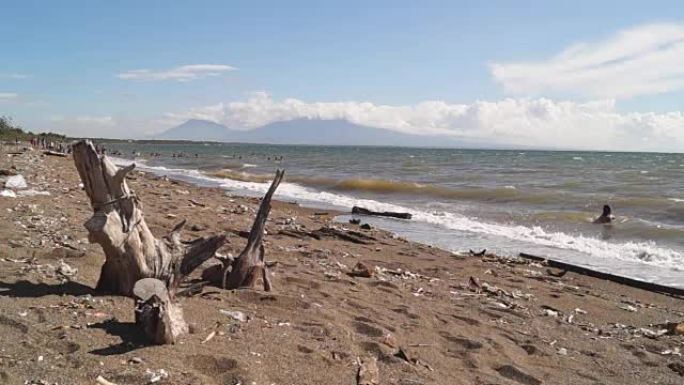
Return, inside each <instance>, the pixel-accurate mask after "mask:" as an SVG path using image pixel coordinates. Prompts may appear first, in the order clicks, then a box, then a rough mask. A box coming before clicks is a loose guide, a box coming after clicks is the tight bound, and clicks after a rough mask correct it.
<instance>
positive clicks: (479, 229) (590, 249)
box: [115, 159, 684, 269]
mask: <svg viewBox="0 0 684 385" xmlns="http://www.w3.org/2000/svg"><path fill="white" fill-rule="evenodd" d="M115 161H117V160H116V159H115ZM118 161H119V164H128V163H130V161H128V160H118ZM140 168H141V169H143V170H148V171H152V172H157V173H161V174H164V175H176V176H180V177H184V178H188V177H189V178H192V179H194V180H196V181H197V182H199V183H198V184H200V185H207V184H211V185H216V186H220V187H223V188H226V189H230V190H241V191H244V192H248V193H252V194H262V193H264V192H265V191H266V190H267V189H268V182H270V178H269V179H268V180H265V181H263V182H255V181H253V180H238V179H233V178H230V179H228V178H224V177H218V176H211V175H207V174H203V173H201V172H199V171H197V170H187V169H169V168H166V167H160V166H157V167H150V166H147V165H145V164H144V163H143V164H140ZM506 191H515V190H506ZM276 196H278V197H279V198H280V199H286V200H296V201H299V202H301V203H306V202H310V203H312V204H316V205H321V204H325V205H328V206H332V207H336V208H339V209H342V210H349V209H350V208H351V207H353V206H363V207H366V208H368V209H370V210H374V211H395V212H409V213H411V214H412V215H413V220H415V221H420V222H424V223H428V224H432V225H437V226H440V227H442V228H446V229H449V230H454V231H462V232H470V233H475V234H482V235H488V236H498V237H503V238H507V239H511V240H516V241H522V242H526V243H530V244H534V245H538V246H546V247H551V248H557V249H564V250H572V251H577V252H581V253H583V254H586V255H589V256H591V257H594V258H601V259H613V260H623V261H630V262H641V263H644V264H650V265H654V266H659V267H666V268H670V269H678V268H680V267H681V266H682V264H683V263H684V255H683V254H682V253H680V252H678V251H676V250H672V249H669V248H666V247H661V246H658V245H657V244H655V243H654V242H633V241H630V242H622V243H617V242H609V241H606V240H603V239H599V238H596V237H590V236H582V235H571V234H567V233H563V232H551V231H547V230H545V229H544V228H542V227H540V226H524V225H513V224H501V223H490V222H486V221H480V220H475V219H473V218H469V217H466V216H463V215H460V214H458V213H453V212H425V211H421V210H416V209H412V208H409V207H403V206H400V205H395V204H391V203H383V202H378V201H375V200H371V199H358V198H355V197H352V196H348V195H344V194H339V193H335V192H329V191H321V190H317V189H313V188H310V187H307V186H302V185H300V184H297V183H289V182H288V183H283V184H281V186H280V188H279V189H278V191H277V193H276Z"/></svg>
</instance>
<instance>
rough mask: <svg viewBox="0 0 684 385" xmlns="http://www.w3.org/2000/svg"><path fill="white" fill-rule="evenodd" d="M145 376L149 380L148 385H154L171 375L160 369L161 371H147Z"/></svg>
mask: <svg viewBox="0 0 684 385" xmlns="http://www.w3.org/2000/svg"><path fill="white" fill-rule="evenodd" d="M145 375H146V376H147V378H148V380H147V383H148V384H154V383H156V382H159V381H161V380H164V379H166V378H169V373H168V372H167V371H166V370H164V369H159V370H150V369H147V370H146V371H145Z"/></svg>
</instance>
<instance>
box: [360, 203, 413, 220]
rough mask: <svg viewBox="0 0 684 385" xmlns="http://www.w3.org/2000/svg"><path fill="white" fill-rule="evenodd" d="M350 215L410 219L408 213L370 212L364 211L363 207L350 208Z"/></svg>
mask: <svg viewBox="0 0 684 385" xmlns="http://www.w3.org/2000/svg"><path fill="white" fill-rule="evenodd" d="M352 214H360V215H373V216H376V217H391V218H399V219H411V217H412V215H411V214H410V213H395V212H391V211H383V212H379V211H371V210H368V209H365V208H363V207H359V206H354V207H352Z"/></svg>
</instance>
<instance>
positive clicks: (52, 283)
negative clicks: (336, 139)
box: [0, 152, 684, 385]
mask: <svg viewBox="0 0 684 385" xmlns="http://www.w3.org/2000/svg"><path fill="white" fill-rule="evenodd" d="M1 155H2V158H1V160H0V169H8V168H9V167H10V166H12V165H14V166H16V168H17V171H18V172H19V173H21V174H22V175H24V177H25V178H26V180H27V182H28V185H29V186H28V187H29V188H33V189H36V190H38V191H48V192H49V193H50V194H51V195H50V196H40V195H36V196H27V197H17V198H0V244H2V245H4V246H2V247H0V338H2V340H3V341H4V342H5V344H3V347H2V350H0V379H5V378H7V379H8V380H6V381H5V382H7V383H24V382H25V381H29V380H31V381H36V382H37V381H38V380H42V381H46V382H50V383H52V382H59V383H60V384H63V383H67V384H68V383H92V382H93V381H94V380H95V378H97V376H102V377H103V378H106V379H108V380H109V381H112V382H114V383H116V384H140V383H146V382H148V381H149V379H150V375H149V374H148V373H150V372H153V373H156V374H158V373H160V370H162V369H163V370H164V372H165V373H166V374H167V377H166V378H164V379H162V380H161V381H160V382H159V383H162V384H187V383H193V384H231V383H232V384H235V383H237V382H241V383H243V384H245V383H247V384H250V383H252V382H255V383H257V384H259V385H261V384H272V383H275V384H291V383H297V384H322V383H326V384H349V383H354V382H353V381H354V378H355V375H356V371H357V370H358V366H357V357H360V358H366V357H374V358H375V359H377V360H378V366H379V369H380V379H381V382H380V383H381V384H404V385H414V384H472V383H497V384H520V383H523V384H542V383H548V384H596V383H622V384H643V383H655V382H658V383H661V384H678V383H681V381H682V376H683V375H684V374H680V372H679V370H681V372H682V373H684V366H682V365H683V362H682V358H681V355H679V354H678V352H679V351H680V350H679V349H682V347H683V346H684V337H683V336H681V335H670V334H667V333H664V334H662V335H660V334H659V333H660V330H663V329H662V327H660V326H657V325H662V324H665V323H667V322H681V321H682V320H683V319H684V302H683V301H682V300H681V299H677V298H673V297H669V296H664V295H661V294H657V293H651V292H648V291H643V290H639V289H635V288H630V287H626V286H624V285H619V284H616V283H612V282H608V281H604V280H600V279H596V278H592V277H587V276H583V275H579V274H575V273H573V272H567V273H565V274H563V273H562V272H561V271H560V270H558V269H554V268H550V267H547V266H543V265H541V264H539V263H536V262H530V261H524V260H522V259H519V258H505V257H499V256H496V255H492V254H488V255H485V256H483V257H473V256H463V255H457V254H453V253H451V252H448V251H444V250H441V249H439V248H435V247H429V246H426V245H422V244H418V243H414V242H409V241H406V240H404V239H402V238H400V237H396V236H393V235H391V234H390V233H389V232H386V231H383V230H379V229H372V230H369V231H364V233H365V234H367V235H368V236H370V237H372V238H373V239H374V240H373V241H372V242H371V243H370V244H355V243H351V242H348V241H345V240H343V239H338V238H321V239H314V238H308V237H306V238H298V237H293V236H290V235H286V231H285V230H292V229H298V230H306V231H311V230H316V229H319V228H321V227H324V226H336V227H337V228H340V229H343V228H349V229H353V230H354V231H363V230H360V229H358V228H357V227H356V226H353V225H349V224H344V225H343V224H340V223H333V219H334V216H335V215H337V213H335V212H333V211H332V210H327V211H329V212H328V215H316V214H317V213H319V212H320V211H321V210H318V209H309V208H305V207H301V206H297V205H295V204H292V203H287V202H280V201H279V202H274V205H273V211H272V214H271V217H270V220H269V223H268V225H267V231H268V235H267V236H266V258H267V260H269V261H273V262H276V263H277V264H276V266H275V268H274V269H273V272H274V276H273V282H274V287H275V291H274V292H273V293H269V294H265V293H262V292H255V291H226V290H219V289H216V288H213V287H207V288H205V289H204V292H203V293H202V294H201V295H196V296H193V297H189V298H182V299H181V300H180V303H181V305H182V306H183V307H184V309H185V313H186V319H187V320H188V322H190V323H192V324H193V331H194V332H193V333H192V334H189V335H187V336H185V337H184V338H182V340H181V342H180V343H179V344H177V345H169V346H150V345H147V344H146V343H145V342H144V341H142V340H140V339H139V338H138V337H136V336H135V333H134V332H133V330H131V329H132V320H133V310H132V303H131V300H130V299H127V298H123V297H117V296H101V295H98V294H97V293H95V292H93V289H92V288H93V287H94V285H95V282H96V280H97V277H98V274H99V268H100V266H101V264H102V261H103V258H104V257H103V254H102V251H101V249H100V247H99V245H94V244H89V243H87V241H85V238H86V237H87V234H86V232H85V229H84V228H83V223H84V222H85V221H86V220H87V219H88V218H89V217H90V215H91V214H92V211H91V209H90V207H89V205H88V202H87V197H86V196H85V194H84V192H83V191H81V190H80V189H79V188H78V183H79V180H78V176H77V175H76V171H75V168H74V166H73V160H72V159H70V158H67V159H62V158H59V159H58V158H54V157H46V156H42V155H41V154H38V153H35V152H33V153H31V152H29V153H26V154H23V155H18V156H11V157H10V156H7V155H6V154H1ZM132 175H133V176H132V178H130V179H128V183H129V186H130V187H131V188H132V189H133V190H134V191H135V192H136V193H137V194H138V195H139V197H140V199H141V200H142V202H143V204H144V205H145V206H144V209H145V214H146V220H147V222H148V224H149V226H150V228H151V230H152V231H153V232H154V233H155V235H160V234H164V233H165V232H167V231H168V230H169V229H170V228H171V227H172V226H173V225H174V224H175V223H176V222H178V221H180V220H181V219H183V218H187V219H188V220H189V223H188V226H187V228H188V230H185V231H184V232H183V235H182V237H183V239H188V238H191V237H192V236H197V235H204V234H209V233H217V232H224V233H226V234H228V235H229V242H228V244H227V245H226V246H224V248H222V249H221V250H220V252H221V253H224V254H227V253H232V254H236V253H237V252H239V250H240V249H241V247H242V245H243V244H244V239H242V238H240V237H239V236H237V235H234V232H235V231H241V230H246V229H248V227H249V226H250V225H251V222H252V220H253V215H254V208H255V207H256V205H257V199H255V198H250V197H239V196H232V195H228V194H227V193H226V192H225V191H224V190H222V189H220V188H215V187H197V186H194V185H191V184H187V183H184V182H177V181H173V180H168V179H166V178H162V177H156V176H153V175H151V174H150V173H147V172H145V173H141V172H138V171H134V172H133V173H132ZM193 202H194V203H193ZM342 231H345V230H342ZM465 247H467V246H465ZM32 258H35V260H31V259H32ZM60 260H61V261H63V262H64V263H66V264H68V265H69V266H70V267H72V268H75V269H78V273H76V274H75V275H71V276H64V275H63V274H60V273H58V272H57V270H56V269H55V266H59V265H60V263H61V262H60ZM358 262H362V263H363V264H365V265H366V266H369V267H370V268H371V270H372V271H373V273H372V277H370V278H362V277H352V276H349V275H348V274H347V273H348V272H350V271H351V270H352V268H353V267H354V266H355V265H356V263H358ZM49 266H52V269H51V268H50V267H49ZM198 270H201V269H198ZM561 274H562V276H560V275H561ZM221 309H224V310H236V311H241V312H243V313H244V314H246V315H247V318H248V321H244V322H243V321H236V320H233V319H230V318H229V317H227V316H226V315H224V314H222V313H221V312H220V311H219V310H221ZM212 332H216V333H214V337H213V338H211V339H209V340H207V341H206V342H203V341H205V340H206V339H207V337H208V336H209V335H211V333H212ZM22 341H23V342H22ZM399 351H404V353H405V356H407V357H410V358H409V359H408V360H406V359H403V358H401V357H400V356H397V354H399ZM668 352H669V353H668ZM39 357H42V358H39Z"/></svg>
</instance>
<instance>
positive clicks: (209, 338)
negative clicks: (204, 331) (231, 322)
mask: <svg viewBox="0 0 684 385" xmlns="http://www.w3.org/2000/svg"><path fill="white" fill-rule="evenodd" d="M214 337H216V330H214V331H212V332H211V333H209V335H207V337H206V338H205V339H203V340H202V342H200V343H201V344H206V343H207V342H209V341H211V340H212V338H214Z"/></svg>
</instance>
